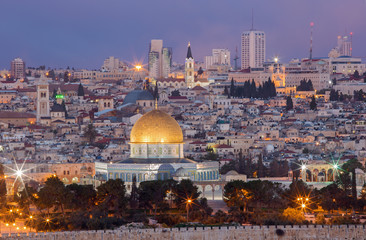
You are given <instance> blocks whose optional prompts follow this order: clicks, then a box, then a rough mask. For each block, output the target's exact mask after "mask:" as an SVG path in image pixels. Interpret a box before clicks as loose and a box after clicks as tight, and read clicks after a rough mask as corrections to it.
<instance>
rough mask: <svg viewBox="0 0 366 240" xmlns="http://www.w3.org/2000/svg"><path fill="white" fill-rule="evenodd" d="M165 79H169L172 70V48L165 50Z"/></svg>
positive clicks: (163, 56)
mask: <svg viewBox="0 0 366 240" xmlns="http://www.w3.org/2000/svg"><path fill="white" fill-rule="evenodd" d="M162 58H163V68H162V70H163V72H162V76H163V78H168V77H169V74H170V68H171V67H172V49H171V48H167V47H165V48H163V55H162Z"/></svg>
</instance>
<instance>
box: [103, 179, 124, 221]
mask: <svg viewBox="0 0 366 240" xmlns="http://www.w3.org/2000/svg"><path fill="white" fill-rule="evenodd" d="M125 195H126V187H125V184H124V182H123V181H122V180H121V179H109V180H108V181H107V182H105V183H103V184H102V185H100V186H99V187H98V188H97V201H98V206H99V208H100V209H101V210H102V211H104V214H105V216H106V215H108V212H109V210H112V211H113V212H114V213H116V214H117V215H119V216H122V214H123V213H124V212H125V210H126V206H127V198H126V196H125Z"/></svg>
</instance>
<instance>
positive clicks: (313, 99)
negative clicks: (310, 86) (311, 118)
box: [310, 95, 316, 111]
mask: <svg viewBox="0 0 366 240" xmlns="http://www.w3.org/2000/svg"><path fill="white" fill-rule="evenodd" d="M310 109H311V110H313V111H316V101H315V96H314V95H313V97H312V98H311V102H310Z"/></svg>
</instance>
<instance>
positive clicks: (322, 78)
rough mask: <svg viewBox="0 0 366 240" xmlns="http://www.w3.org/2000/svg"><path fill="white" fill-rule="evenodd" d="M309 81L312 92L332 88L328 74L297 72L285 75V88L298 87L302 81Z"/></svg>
mask: <svg viewBox="0 0 366 240" xmlns="http://www.w3.org/2000/svg"><path fill="white" fill-rule="evenodd" d="M304 79H306V80H311V82H312V83H313V87H314V90H317V91H319V90H321V89H324V88H329V87H331V86H332V81H331V77H330V74H329V73H321V72H312V71H299V72H290V73H286V87H296V86H299V85H300V82H301V81H302V80H304Z"/></svg>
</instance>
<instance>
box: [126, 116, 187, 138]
mask: <svg viewBox="0 0 366 240" xmlns="http://www.w3.org/2000/svg"><path fill="white" fill-rule="evenodd" d="M130 139H131V143H183V133H182V129H181V128H180V126H179V124H178V123H177V121H175V119H174V118H172V117H171V116H170V115H169V114H167V113H165V112H163V111H160V110H152V111H150V112H148V113H146V114H144V115H143V116H142V117H141V118H140V119H139V120H137V122H136V123H135V125H134V126H133V128H132V130H131V137H130Z"/></svg>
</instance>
